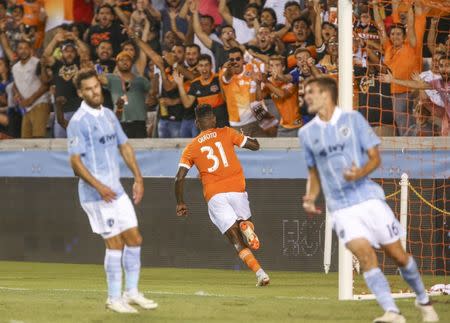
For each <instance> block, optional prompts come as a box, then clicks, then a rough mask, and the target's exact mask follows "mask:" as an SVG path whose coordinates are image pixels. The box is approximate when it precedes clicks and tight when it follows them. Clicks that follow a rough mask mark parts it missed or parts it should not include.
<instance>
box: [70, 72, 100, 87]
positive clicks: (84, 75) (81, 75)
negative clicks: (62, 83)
mask: <svg viewBox="0 0 450 323" xmlns="http://www.w3.org/2000/svg"><path fill="white" fill-rule="evenodd" d="M91 77H96V78H97V79H98V76H97V72H96V71H95V70H94V69H92V68H82V69H81V70H79V71H78V73H77V74H76V75H75V77H74V78H73V84H74V85H75V87H76V88H77V90H79V89H81V82H83V81H84V80H87V79H90V78H91Z"/></svg>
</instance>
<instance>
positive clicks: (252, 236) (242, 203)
mask: <svg viewBox="0 0 450 323" xmlns="http://www.w3.org/2000/svg"><path fill="white" fill-rule="evenodd" d="M227 196H228V200H229V202H230V205H231V207H232V208H233V210H234V212H235V213H236V215H237V222H238V224H239V229H240V230H241V233H242V236H243V237H244V240H245V242H246V243H247V245H248V246H249V247H250V248H251V249H253V250H258V249H259V247H260V241H259V238H258V236H257V235H256V233H255V225H254V224H253V222H252V220H251V217H252V213H251V211H250V204H249V201H248V194H247V192H233V193H227Z"/></svg>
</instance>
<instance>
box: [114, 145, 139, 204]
mask: <svg viewBox="0 0 450 323" xmlns="http://www.w3.org/2000/svg"><path fill="white" fill-rule="evenodd" d="M119 150H120V154H121V155H122V158H123V160H124V161H125V164H127V166H128V168H129V169H130V170H131V172H132V173H133V176H134V184H133V201H134V204H139V202H140V201H141V200H142V197H143V196H144V180H143V179H142V175H141V170H140V169H139V165H138V164H137V162H136V156H135V154H134V149H133V147H131V145H130V144H129V143H128V142H127V143H125V144H123V145H120V146H119Z"/></svg>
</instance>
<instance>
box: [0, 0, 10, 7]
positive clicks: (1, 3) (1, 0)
mask: <svg viewBox="0 0 450 323" xmlns="http://www.w3.org/2000/svg"><path fill="white" fill-rule="evenodd" d="M0 6H3V8H5V9H6V8H8V5H7V4H6V0H0Z"/></svg>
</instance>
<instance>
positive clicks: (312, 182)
mask: <svg viewBox="0 0 450 323" xmlns="http://www.w3.org/2000/svg"><path fill="white" fill-rule="evenodd" d="M319 193H320V178H319V172H318V171H317V168H316V167H311V168H309V175H308V181H307V182H306V194H305V196H303V208H304V209H305V211H306V212H307V213H311V214H320V213H321V210H320V209H318V208H317V207H316V204H315V203H316V199H317V197H318V196H319Z"/></svg>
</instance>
